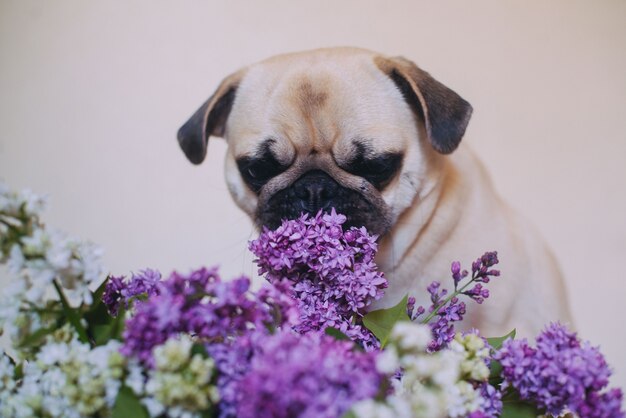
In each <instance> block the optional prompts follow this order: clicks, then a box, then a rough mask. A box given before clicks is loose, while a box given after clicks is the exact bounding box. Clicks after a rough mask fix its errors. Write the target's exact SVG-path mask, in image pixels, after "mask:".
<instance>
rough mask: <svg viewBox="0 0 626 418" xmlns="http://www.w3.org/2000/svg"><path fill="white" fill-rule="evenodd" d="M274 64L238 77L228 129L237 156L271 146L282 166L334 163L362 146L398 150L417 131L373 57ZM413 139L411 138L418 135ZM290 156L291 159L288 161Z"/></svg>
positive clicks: (408, 112)
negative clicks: (299, 162) (298, 162)
mask: <svg viewBox="0 0 626 418" xmlns="http://www.w3.org/2000/svg"><path fill="white" fill-rule="evenodd" d="M348 58H352V61H353V62H350V60H346V61H348V62H344V63H337V62H332V65H331V64H329V61H328V60H324V59H320V60H319V61H315V60H312V59H307V60H301V61H293V60H290V61H289V62H282V61H269V62H264V63H261V64H258V65H256V66H254V67H251V68H250V69H249V70H248V72H247V74H246V76H245V78H244V79H243V80H242V81H241V83H240V85H239V88H238V91H237V97H236V99H235V102H234V104H233V108H232V110H231V114H230V118H229V120H228V124H227V127H226V136H227V138H235V139H236V140H234V141H232V142H231V141H229V142H230V144H231V146H232V148H231V151H232V153H233V155H234V156H235V158H240V157H242V156H253V155H259V154H260V153H263V152H266V151H267V147H271V148H272V149H273V150H274V151H275V152H274V154H275V155H277V156H280V158H281V159H283V160H284V161H281V162H283V163H292V162H294V161H295V160H296V159H307V160H311V161H313V160H315V159H320V160H324V159H327V158H332V159H333V160H334V161H335V163H337V164H341V163H342V162H343V160H345V159H347V158H351V156H352V155H353V154H354V152H355V149H357V148H358V147H360V148H361V149H362V150H363V149H365V150H368V151H371V152H372V153H383V152H400V151H401V150H402V149H403V148H404V147H405V144H406V143H407V142H408V141H409V140H410V137H411V135H415V134H416V133H415V130H416V125H415V124H414V123H412V120H413V119H412V116H411V115H412V114H411V109H410V107H409V106H408V105H407V104H406V102H405V101H404V100H403V97H402V95H401V93H400V92H399V91H398V90H397V88H395V86H394V85H393V82H392V81H391V80H390V79H389V77H386V76H385V74H383V73H382V72H381V71H380V70H379V69H378V68H376V67H375V65H374V64H373V62H372V61H371V59H370V60H357V59H355V57H348ZM414 137H415V136H413V138H414ZM287 160H290V161H287Z"/></svg>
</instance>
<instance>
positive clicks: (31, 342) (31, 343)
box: [19, 322, 63, 348]
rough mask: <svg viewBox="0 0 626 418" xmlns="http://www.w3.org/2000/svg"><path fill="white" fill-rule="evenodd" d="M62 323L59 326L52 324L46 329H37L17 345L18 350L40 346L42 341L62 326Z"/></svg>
mask: <svg viewBox="0 0 626 418" xmlns="http://www.w3.org/2000/svg"><path fill="white" fill-rule="evenodd" d="M62 324H63V322H61V325H60V324H58V323H57V324H54V325H52V326H50V327H48V328H39V329H38V330H37V331H35V332H33V333H32V334H30V335H29V336H28V337H26V338H24V339H23V340H22V341H20V343H19V347H20V348H30V347H36V346H39V345H41V343H42V342H43V340H44V339H45V338H46V337H47V336H48V335H50V334H52V333H53V332H54V331H56V330H57V329H59V328H60V327H61V326H62Z"/></svg>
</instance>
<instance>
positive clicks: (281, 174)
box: [178, 48, 571, 336]
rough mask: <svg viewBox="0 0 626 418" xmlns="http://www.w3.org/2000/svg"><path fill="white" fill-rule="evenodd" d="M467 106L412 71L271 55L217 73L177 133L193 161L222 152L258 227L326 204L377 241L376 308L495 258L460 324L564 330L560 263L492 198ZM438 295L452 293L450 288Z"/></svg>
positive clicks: (346, 53)
mask: <svg viewBox="0 0 626 418" xmlns="http://www.w3.org/2000/svg"><path fill="white" fill-rule="evenodd" d="M471 114H472V107H471V105H470V104H469V103H468V102H467V101H465V100H464V99H463V98H461V97H460V96H459V95H458V94H457V93H455V92H454V91H452V90H451V89H450V88H448V87H446V86H444V85H443V84H442V83H440V82H439V81H437V80H435V79H434V78H433V77H432V76H431V75H430V74H429V73H427V72H426V71H424V70H422V69H421V68H419V67H418V66H417V65H415V64H414V63H413V62H411V61H409V60H407V59H405V58H401V57H388V56H384V55H382V54H379V53H375V52H372V51H368V50H363V49H357V48H329V49H318V50H314V51H306V52H299V53H291V54H285V55H279V56H276V57H272V58H269V59H267V60H265V61H262V62H260V63H257V64H254V65H251V66H249V67H246V68H243V69H241V70H239V71H237V72H235V73H233V74H231V75H229V76H228V77H226V78H225V79H224V80H223V81H222V82H221V84H220V85H219V86H218V87H217V90H216V91H215V92H214V93H213V95H212V96H211V97H210V98H209V99H208V100H207V101H206V102H205V103H204V104H203V105H202V106H201V107H200V108H199V109H198V110H197V111H196V112H195V113H194V114H193V116H191V118H190V119H189V120H188V121H187V122H186V123H185V124H184V125H183V126H182V127H181V128H180V130H179V132H178V141H179V144H180V146H181V148H182V150H183V151H184V153H185V155H186V156H187V158H188V159H189V160H190V161H191V162H192V163H194V164H200V163H201V162H202V161H203V160H204V158H205V155H206V152H207V141H208V139H209V137H211V136H216V137H223V138H224V139H225V140H226V142H227V143H228V151H227V154H226V162H225V175H226V182H227V184H228V188H229V190H230V193H231V195H232V197H233V199H234V201H235V202H236V203H237V205H238V206H239V207H240V208H241V209H242V210H243V211H244V212H246V213H247V214H248V215H249V216H250V217H251V218H252V220H253V221H254V223H255V225H256V226H257V227H258V228H261V227H263V226H267V227H269V228H275V227H277V226H278V225H280V223H281V220H282V219H293V218H296V217H298V216H299V215H300V214H301V213H303V212H305V213H310V214H316V213H317V212H318V211H319V210H330V209H331V208H335V209H336V210H337V212H339V213H343V214H345V215H346V217H347V221H346V226H365V227H366V228H367V229H368V230H369V231H370V232H371V233H374V234H377V235H379V237H380V241H379V253H378V255H377V262H378V265H379V267H380V269H381V270H382V271H384V272H385V275H386V277H387V279H388V280H389V287H388V289H387V290H386V293H385V296H384V297H383V299H381V300H380V301H378V302H377V303H376V304H375V306H374V307H373V308H384V307H390V306H393V305H394V304H396V303H398V302H399V301H400V300H401V299H402V298H403V297H404V295H406V294H409V295H412V296H415V297H416V299H417V304H422V305H424V306H428V304H429V296H428V294H427V292H426V287H427V285H428V284H429V283H430V282H432V281H434V280H437V281H440V282H441V283H442V284H443V285H444V286H445V285H446V284H448V285H449V284H451V283H452V282H451V279H450V265H451V262H452V261H454V260H461V261H462V262H464V263H465V265H466V266H469V264H470V263H471V261H472V260H473V259H475V258H476V257H477V256H480V255H481V254H482V253H483V252H485V251H487V250H497V251H498V254H499V258H500V260H501V263H500V266H499V267H500V270H501V271H502V276H501V277H498V278H496V279H494V280H492V282H491V283H490V284H489V285H488V288H489V290H490V292H491V297H490V298H489V300H488V301H487V302H486V303H485V304H483V305H482V306H480V307H479V306H468V312H467V314H466V318H465V321H464V324H463V326H464V327H465V328H472V327H476V328H479V329H480V330H481V332H483V334H484V335H504V334H505V333H508V332H509V331H510V330H511V329H513V328H516V329H517V331H518V334H522V335H527V336H531V335H535V334H536V333H537V332H539V331H540V330H541V329H542V328H543V326H544V325H545V324H546V323H547V322H549V321H556V320H560V321H563V322H565V323H570V325H571V316H570V312H569V308H568V302H567V298H566V292H565V289H564V285H563V280H562V279H561V274H560V272H559V269H558V267H557V264H556V262H555V260H554V258H553V256H552V254H551V253H550V251H549V250H548V248H547V247H546V246H545V244H544V243H543V241H542V239H541V238H540V236H539V234H538V233H537V232H536V231H535V230H534V229H533V228H532V227H531V226H530V225H529V223H528V222H527V221H525V220H524V219H523V218H522V217H520V216H519V215H518V214H516V213H515V212H514V211H513V210H512V209H511V208H509V207H508V206H507V205H506V204H505V203H504V202H503V201H502V200H501V199H500V198H499V197H498V195H497V194H496V192H495V190H494V188H493V186H492V184H491V182H490V179H489V176H488V174H487V173H486V171H485V169H484V168H483V167H482V165H481V164H480V162H479V161H478V160H477V158H476V157H475V155H474V154H473V153H472V152H471V151H470V150H469V149H468V148H467V147H466V146H465V145H461V146H459V145H460V142H461V139H462V138H463V135H464V134H465V130H466V127H467V125H468V122H469V120H470V116H471ZM448 287H449V286H448Z"/></svg>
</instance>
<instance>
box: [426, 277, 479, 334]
mask: <svg viewBox="0 0 626 418" xmlns="http://www.w3.org/2000/svg"><path fill="white" fill-rule="evenodd" d="M474 280H476V277H474V275H472V278H471V280H470V281H469V282H467V283H466V284H464V285H463V286H462V287H461V288H460V289H455V290H454V292H453V293H452V294H451V295H450V296H448V297H447V298H445V299H444V301H443V302H442V303H441V304H439V305H437V307H436V308H435V309H433V311H432V312H431V313H430V314H428V316H427V317H426V318H424V319H423V320H422V321H421V323H422V324H428V323H429V322H430V320H431V319H433V317H434V316H435V315H437V312H439V309H441V308H442V307H444V306H446V305H447V304H448V302H450V301H451V300H452V299H453V298H455V297H457V296H458V295H460V294H461V293H463V291H464V290H465V289H467V287H468V286H469V285H471V284H472V283H474Z"/></svg>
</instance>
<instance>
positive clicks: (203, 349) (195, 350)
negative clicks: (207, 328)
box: [191, 343, 209, 358]
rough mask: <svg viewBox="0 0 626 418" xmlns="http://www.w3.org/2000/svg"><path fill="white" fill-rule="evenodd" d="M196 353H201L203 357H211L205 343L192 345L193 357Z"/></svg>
mask: <svg viewBox="0 0 626 418" xmlns="http://www.w3.org/2000/svg"><path fill="white" fill-rule="evenodd" d="M196 354H200V355H201V356H202V358H209V353H208V352H207V351H206V347H205V346H204V344H199V343H195V344H194V345H192V346H191V356H192V357H193V356H195V355H196Z"/></svg>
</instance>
